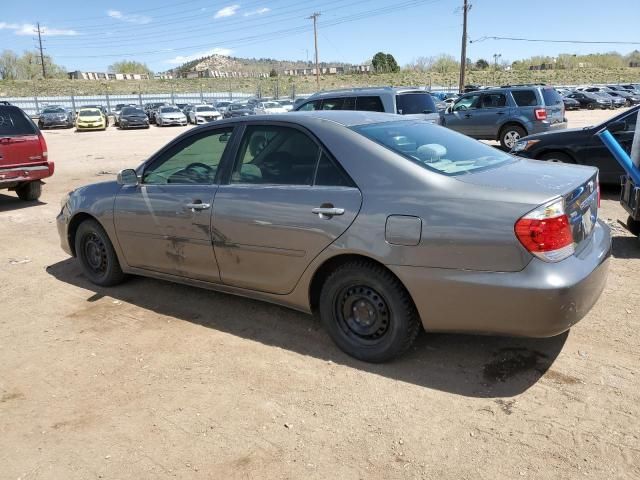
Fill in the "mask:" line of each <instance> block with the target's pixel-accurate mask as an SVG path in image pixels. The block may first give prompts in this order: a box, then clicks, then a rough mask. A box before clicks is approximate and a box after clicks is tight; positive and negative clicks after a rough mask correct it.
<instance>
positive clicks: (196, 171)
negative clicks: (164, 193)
mask: <svg viewBox="0 0 640 480" xmlns="http://www.w3.org/2000/svg"><path fill="white" fill-rule="evenodd" d="M232 132H233V128H224V129H220V130H216V131H215V132H206V133H204V134H200V135H194V136H191V137H189V138H187V139H185V140H183V141H182V142H180V143H179V144H178V145H176V146H175V147H173V148H172V149H171V150H169V151H168V152H166V154H165V155H164V156H163V157H161V158H160V159H159V160H158V161H156V162H154V163H153V164H151V165H150V166H149V167H148V168H147V169H145V171H144V174H143V178H142V182H143V183H146V184H151V185H166V184H211V183H214V182H215V178H216V173H217V171H218V165H219V164H220V161H221V160H222V156H223V155H224V152H225V150H226V148H227V145H228V144H229V140H230V138H231V133H232Z"/></svg>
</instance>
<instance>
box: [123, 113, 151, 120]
mask: <svg viewBox="0 0 640 480" xmlns="http://www.w3.org/2000/svg"><path fill="white" fill-rule="evenodd" d="M120 118H122V119H126V118H142V119H144V118H147V116H146V115H145V114H144V113H136V114H135V115H120Z"/></svg>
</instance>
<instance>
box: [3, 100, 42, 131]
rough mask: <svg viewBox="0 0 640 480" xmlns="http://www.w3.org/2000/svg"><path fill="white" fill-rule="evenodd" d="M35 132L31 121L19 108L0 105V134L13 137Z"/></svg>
mask: <svg viewBox="0 0 640 480" xmlns="http://www.w3.org/2000/svg"><path fill="white" fill-rule="evenodd" d="M35 133H36V128H35V127H34V125H33V123H32V122H31V121H30V120H29V119H28V118H27V117H26V116H25V114H24V113H23V112H22V111H21V110H20V109H19V108H16V107H4V106H0V136H5V137H13V136H20V135H34V134H35Z"/></svg>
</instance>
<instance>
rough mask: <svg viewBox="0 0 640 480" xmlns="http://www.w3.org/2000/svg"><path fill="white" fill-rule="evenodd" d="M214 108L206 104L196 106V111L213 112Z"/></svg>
mask: <svg viewBox="0 0 640 480" xmlns="http://www.w3.org/2000/svg"><path fill="white" fill-rule="evenodd" d="M213 111H214V108H213V107H209V106H207V105H205V106H204V107H196V112H213Z"/></svg>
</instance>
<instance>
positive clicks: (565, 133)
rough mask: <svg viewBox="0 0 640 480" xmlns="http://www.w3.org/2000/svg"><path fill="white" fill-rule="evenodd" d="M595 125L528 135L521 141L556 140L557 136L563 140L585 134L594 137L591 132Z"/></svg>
mask: <svg viewBox="0 0 640 480" xmlns="http://www.w3.org/2000/svg"><path fill="white" fill-rule="evenodd" d="M593 128H594V127H593V125H592V126H588V127H582V128H566V129H563V130H560V131H555V132H554V131H549V132H541V133H534V134H532V135H528V136H526V137H522V138H521V139H520V140H521V141H522V140H547V139H551V138H555V137H556V136H558V135H560V136H562V137H561V138H564V137H568V136H570V135H571V134H584V135H587V136H591V135H593V133H592V132H591V130H592V129H593Z"/></svg>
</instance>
